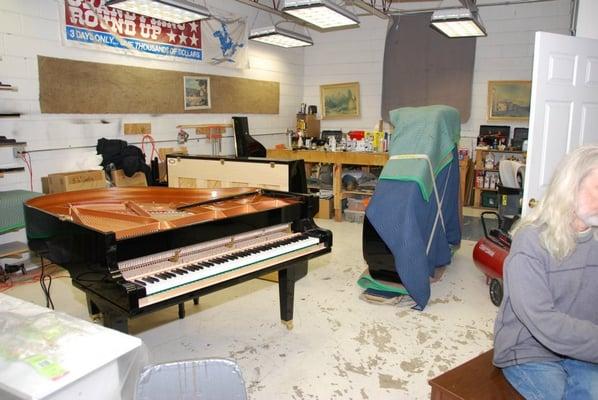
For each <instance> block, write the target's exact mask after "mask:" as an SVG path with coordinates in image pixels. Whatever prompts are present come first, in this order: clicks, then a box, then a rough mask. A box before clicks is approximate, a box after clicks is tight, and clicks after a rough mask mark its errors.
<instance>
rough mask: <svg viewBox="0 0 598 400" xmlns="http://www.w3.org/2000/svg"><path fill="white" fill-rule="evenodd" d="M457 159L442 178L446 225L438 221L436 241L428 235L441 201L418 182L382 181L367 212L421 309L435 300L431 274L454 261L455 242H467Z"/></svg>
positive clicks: (454, 157)
mask: <svg viewBox="0 0 598 400" xmlns="http://www.w3.org/2000/svg"><path fill="white" fill-rule="evenodd" d="M453 152H454V154H453V159H452V161H451V163H450V164H449V165H448V166H446V167H445V168H444V169H443V170H442V171H441V172H440V173H439V174H438V175H437V177H436V185H437V187H438V191H439V195H440V196H441V197H442V196H443V193H444V200H443V202H442V212H443V215H444V222H445V228H446V229H443V227H442V224H441V223H440V221H438V224H437V227H436V230H435V232H434V235H433V239H432V245H431V248H430V251H429V253H428V254H427V255H426V247H427V245H428V238H429V237H430V235H431V233H432V228H433V225H434V219H435V217H436V210H437V206H436V200H435V197H434V195H432V196H431V197H430V199H429V201H425V200H424V199H423V197H422V194H421V191H420V188H419V186H418V183H417V182H414V181H398V180H380V181H379V182H378V184H377V185H376V190H375V191H374V195H373V196H372V199H371V201H370V203H369V205H368V208H367V210H366V215H367V218H368V220H369V221H370V222H371V224H372V226H373V227H374V228H375V229H376V232H377V233H378V235H379V236H380V237H381V238H382V240H384V242H385V243H386V245H387V246H388V248H389V249H390V250H391V252H392V254H393V256H394V262H395V269H396V271H397V273H398V274H399V277H400V278H401V281H402V283H403V285H404V286H405V288H406V289H407V291H408V292H409V294H410V295H411V297H412V298H413V300H415V302H416V303H417V308H418V309H420V310H421V309H423V308H424V307H425V306H426V304H427V303H428V300H429V299H430V277H431V276H433V275H434V270H435V268H437V267H441V266H444V265H447V264H449V263H450V262H451V248H450V245H458V244H459V243H460V241H461V225H460V222H459V161H458V157H457V150H456V149H454V150H453Z"/></svg>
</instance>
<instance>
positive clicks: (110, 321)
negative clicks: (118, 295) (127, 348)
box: [85, 292, 129, 333]
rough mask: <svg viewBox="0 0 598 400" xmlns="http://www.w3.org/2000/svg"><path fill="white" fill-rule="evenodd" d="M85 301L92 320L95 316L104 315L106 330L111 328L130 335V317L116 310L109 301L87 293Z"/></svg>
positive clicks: (103, 323) (103, 322) (103, 321)
mask: <svg viewBox="0 0 598 400" xmlns="http://www.w3.org/2000/svg"><path fill="white" fill-rule="evenodd" d="M85 299H86V302H87V310H88V311H89V315H90V316H91V317H92V319H94V320H95V319H96V317H95V316H97V315H99V314H101V315H102V325H104V326H105V327H106V328H111V329H114V330H117V331H119V332H122V333H129V316H128V315H127V314H126V313H125V314H123V312H122V311H118V310H116V309H114V307H113V306H111V305H110V303H108V302H107V301H105V300H103V299H102V298H100V297H98V296H95V295H93V294H90V293H89V292H85Z"/></svg>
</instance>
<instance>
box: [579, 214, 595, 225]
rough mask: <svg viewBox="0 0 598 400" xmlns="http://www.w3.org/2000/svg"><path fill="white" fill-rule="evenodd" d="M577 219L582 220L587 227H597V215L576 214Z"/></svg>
mask: <svg viewBox="0 0 598 400" xmlns="http://www.w3.org/2000/svg"><path fill="white" fill-rule="evenodd" d="M577 217H578V218H579V219H580V220H582V222H583V223H584V224H586V225H587V226H590V227H592V226H598V214H589V215H588V214H582V213H578V214H577Z"/></svg>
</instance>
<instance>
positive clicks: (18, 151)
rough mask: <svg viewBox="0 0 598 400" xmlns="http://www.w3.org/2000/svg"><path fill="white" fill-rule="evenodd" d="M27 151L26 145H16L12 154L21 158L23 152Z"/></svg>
mask: <svg viewBox="0 0 598 400" xmlns="http://www.w3.org/2000/svg"><path fill="white" fill-rule="evenodd" d="M24 151H25V145H22V144H20V145H16V146H13V148H12V155H13V156H14V158H21V153H23V152H24Z"/></svg>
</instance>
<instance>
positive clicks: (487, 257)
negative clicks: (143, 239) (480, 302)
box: [473, 211, 511, 307]
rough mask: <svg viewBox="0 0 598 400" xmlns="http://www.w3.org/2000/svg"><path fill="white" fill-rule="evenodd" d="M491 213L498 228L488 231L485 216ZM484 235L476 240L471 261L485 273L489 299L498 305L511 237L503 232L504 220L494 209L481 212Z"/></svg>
mask: <svg viewBox="0 0 598 400" xmlns="http://www.w3.org/2000/svg"><path fill="white" fill-rule="evenodd" d="M489 215H493V216H494V217H495V218H496V219H497V220H498V229H491V230H490V231H488V229H487V227H486V217H487V216H489ZM480 218H481V219H482V227H483V228H484V237H483V238H481V239H480V240H478V242H477V243H476V245H475V247H474V248H473V262H474V264H475V265H476V267H478V268H479V269H480V271H482V272H483V273H484V274H485V275H486V282H487V283H489V288H490V300H491V301H492V304H494V305H495V306H497V307H498V306H499V305H500V302H501V301H502V297H503V287H502V269H503V264H504V261H505V258H506V257H507V255H508V254H509V250H510V249H511V237H510V236H509V234H508V233H506V232H505V230H506V229H504V226H505V225H504V223H505V221H504V220H503V218H501V216H500V215H499V214H498V213H496V212H494V211H485V212H483V213H482V214H481V216H480Z"/></svg>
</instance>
